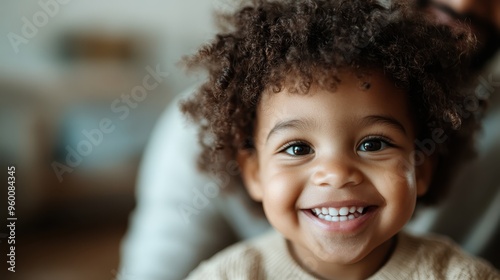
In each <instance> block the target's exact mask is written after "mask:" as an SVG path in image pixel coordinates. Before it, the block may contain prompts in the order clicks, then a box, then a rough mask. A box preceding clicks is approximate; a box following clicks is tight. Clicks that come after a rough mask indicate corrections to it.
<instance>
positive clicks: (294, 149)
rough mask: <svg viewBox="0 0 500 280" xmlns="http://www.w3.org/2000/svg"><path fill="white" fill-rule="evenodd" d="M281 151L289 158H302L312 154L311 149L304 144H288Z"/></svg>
mask: <svg viewBox="0 0 500 280" xmlns="http://www.w3.org/2000/svg"><path fill="white" fill-rule="evenodd" d="M281 151H282V152H285V153H287V154H289V155H291V156H303V155H308V154H311V153H312V152H313V150H312V148H311V147H310V146H309V145H307V144H304V143H290V144H288V145H286V146H285V147H284V148H283V149H281Z"/></svg>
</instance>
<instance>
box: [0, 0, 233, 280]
mask: <svg viewBox="0 0 500 280" xmlns="http://www.w3.org/2000/svg"><path fill="white" fill-rule="evenodd" d="M223 5H225V4H221V3H216V2H215V1H195V0H184V1H180V0H169V1H160V0H142V1H139V0H126V1H124V0H120V1H119V0H105V1H101V0H99V1H98V0H86V1H83V0H64V1H63V0H37V1H35V0H23V1H2V2H0V34H1V36H2V39H1V40H0V163H1V165H0V168H1V172H0V173H1V174H2V175H1V176H0V177H1V178H2V182H7V179H6V176H7V166H9V165H14V166H15V167H16V173H15V176H16V213H15V215H16V217H17V218H18V220H17V222H16V273H15V274H12V273H9V274H7V273H6V254H4V252H7V242H6V241H7V236H8V233H7V229H6V228H4V227H3V226H2V228H1V229H0V242H1V243H0V246H1V247H0V248H1V254H0V262H1V263H2V265H1V269H0V278H1V279H37V280H44V279H50V280H57V279H114V278H115V277H116V273H117V272H116V269H117V267H118V253H119V251H118V250H119V242H120V239H121V238H122V236H123V234H124V232H125V229H126V225H127V219H128V215H129V213H130V211H131V210H132V209H133V207H134V185H135V179H136V172H137V166H138V164H139V161H140V158H141V154H142V151H143V148H144V146H145V145H146V143H147V140H148V137H149V135H150V132H151V129H152V128H153V125H154V123H155V121H156V118H157V117H158V115H159V114H160V113H161V111H162V110H163V108H164V107H165V106H166V104H167V103H168V102H169V101H170V100H171V99H172V98H173V97H174V96H175V95H177V94H179V93H180V92H181V91H182V90H183V89H184V88H186V87H188V86H189V85H192V84H193V83H195V82H196V80H197V79H198V78H197V77H189V76H187V75H185V74H184V73H183V72H182V69H181V68H180V67H179V66H178V65H177V63H178V62H179V60H180V59H181V57H182V55H185V54H190V53H193V52H194V51H195V50H196V49H197V47H198V46H199V45H200V44H201V43H203V42H205V41H206V40H207V39H209V38H211V37H212V36H213V34H214V29H215V28H214V24H213V22H212V11H213V10H214V9H215V8H217V9H220V8H223V7H222V6H223ZM148 76H149V78H147V77H148ZM145 80H146V81H145ZM2 185H4V183H2ZM0 199H1V203H0V205H2V209H1V210H0V213H1V215H0V220H1V221H2V224H3V223H4V221H5V220H6V218H7V217H6V216H7V212H6V207H7V206H6V202H7V191H4V190H2V191H1V194H0ZM4 208H5V209H4ZM3 275H5V276H3Z"/></svg>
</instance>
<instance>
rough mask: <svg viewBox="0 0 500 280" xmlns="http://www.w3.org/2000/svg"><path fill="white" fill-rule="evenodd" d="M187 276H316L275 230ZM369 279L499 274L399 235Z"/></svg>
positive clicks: (444, 244)
mask: <svg viewBox="0 0 500 280" xmlns="http://www.w3.org/2000/svg"><path fill="white" fill-rule="evenodd" d="M187 279H210V280H212V279H230V280H233V279H239V280H243V279H249V280H250V279H251V280H256V279H287V280H288V279H304V280H306V279H317V278H316V277H314V276H312V275H311V274H309V273H307V272H306V271H305V270H304V269H302V268H301V267H300V266H299V265H298V264H297V263H296V262H295V261H294V260H293V258H292V257H291V256H290V254H289V252H288V249H287V245H286V241H285V239H284V238H283V237H282V236H281V235H280V234H279V233H277V232H276V231H271V232H269V233H267V234H265V235H263V236H261V237H258V238H256V239H253V240H249V241H246V242H240V243H237V244H235V245H233V246H231V247H229V248H227V249H226V250H223V251H222V252H220V253H218V254H216V255H215V256H214V257H213V258H211V259H210V260H208V261H205V262H203V263H202V264H201V265H200V266H199V267H198V268H197V269H195V270H194V271H193V272H191V274H189V276H188V278H187ZM369 279H371V280H375V279H394V280H396V279H398V280H399V279H425V280H427V279H481V280H483V279H485V280H486V279H500V274H499V272H498V271H496V270H495V269H494V268H493V267H492V266H490V265H489V264H488V263H486V262H484V261H482V260H480V259H477V258H474V257H472V256H470V255H468V254H466V253H465V252H464V251H462V250H461V249H460V248H459V247H458V246H457V245H455V244H453V243H452V242H451V241H450V240H448V239H446V238H443V237H436V236H433V237H425V238H420V237H414V236H411V235H409V234H406V233H400V234H399V235H398V243H397V245H396V249H395V251H394V253H393V254H392V256H391V258H390V259H389V261H388V262H387V263H386V264H385V265H384V266H383V267H382V268H381V269H380V270H379V271H377V272H376V273H375V274H374V275H372V276H371V277H370V278H369Z"/></svg>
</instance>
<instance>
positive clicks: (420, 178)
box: [416, 156, 437, 196]
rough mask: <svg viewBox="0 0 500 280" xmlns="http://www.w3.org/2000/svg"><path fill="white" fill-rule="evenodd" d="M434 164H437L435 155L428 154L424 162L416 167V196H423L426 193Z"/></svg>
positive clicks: (434, 167)
mask: <svg viewBox="0 0 500 280" xmlns="http://www.w3.org/2000/svg"><path fill="white" fill-rule="evenodd" d="M436 166H437V157H436V156H428V157H425V160H424V163H422V164H420V165H418V166H417V167H416V172H417V173H416V177H417V196H423V195H424V194H425V193H427V190H428V189H429V185H430V184H431V181H432V177H433V175H434V170H435V169H436Z"/></svg>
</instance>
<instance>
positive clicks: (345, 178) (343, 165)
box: [311, 157, 363, 188]
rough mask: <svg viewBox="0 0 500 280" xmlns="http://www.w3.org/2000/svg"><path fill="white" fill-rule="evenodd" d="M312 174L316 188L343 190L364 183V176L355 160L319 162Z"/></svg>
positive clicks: (334, 158)
mask: <svg viewBox="0 0 500 280" xmlns="http://www.w3.org/2000/svg"><path fill="white" fill-rule="evenodd" d="M313 168H314V169H315V170H314V172H313V173H312V176H311V181H312V183H313V184H314V186H319V187H335V188H343V187H347V186H355V185H358V184H360V183H361V182H362V181H363V174H362V172H361V171H360V170H359V169H358V168H357V166H356V164H355V162H353V159H348V158H342V157H328V158H325V159H322V160H319V159H318V162H317V164H316V166H315V167H313Z"/></svg>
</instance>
